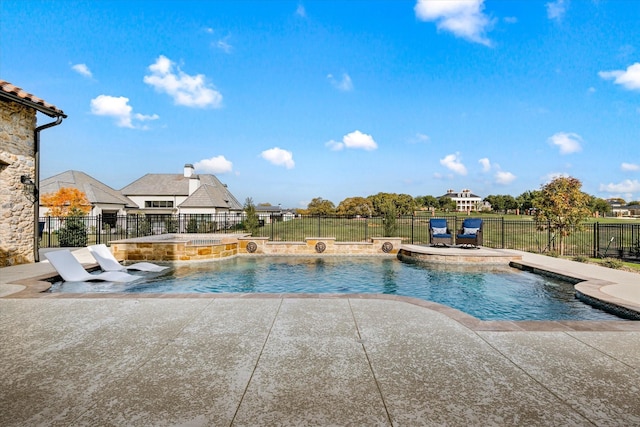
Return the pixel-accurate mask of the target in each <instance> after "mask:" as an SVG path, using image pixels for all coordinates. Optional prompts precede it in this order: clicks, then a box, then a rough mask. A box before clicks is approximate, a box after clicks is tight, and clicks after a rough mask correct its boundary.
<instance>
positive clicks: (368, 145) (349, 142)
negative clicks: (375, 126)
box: [342, 130, 378, 151]
mask: <svg viewBox="0 0 640 427" xmlns="http://www.w3.org/2000/svg"><path fill="white" fill-rule="evenodd" d="M342 142H343V143H344V145H345V147H347V148H362V149H363V150H367V151H371V150H375V149H376V148H378V144H376V142H375V141H374V140H373V137H372V136H371V135H367V134H366V133H362V132H360V131H359V130H356V131H353V132H351V133H348V134H346V135H345V136H344V137H343V138H342Z"/></svg>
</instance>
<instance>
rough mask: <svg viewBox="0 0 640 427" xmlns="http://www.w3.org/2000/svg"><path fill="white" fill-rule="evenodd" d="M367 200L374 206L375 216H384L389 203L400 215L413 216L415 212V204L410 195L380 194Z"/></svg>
mask: <svg viewBox="0 0 640 427" xmlns="http://www.w3.org/2000/svg"><path fill="white" fill-rule="evenodd" d="M367 199H368V200H369V201H370V202H371V205H372V206H373V214H374V215H376V216H380V215H384V213H385V210H386V209H387V208H388V206H387V205H388V204H389V203H393V204H394V206H395V207H396V211H397V213H398V215H411V214H412V213H413V211H414V210H415V202H414V200H413V197H411V196H410V195H409V194H396V193H378V194H375V195H372V196H368V197H367Z"/></svg>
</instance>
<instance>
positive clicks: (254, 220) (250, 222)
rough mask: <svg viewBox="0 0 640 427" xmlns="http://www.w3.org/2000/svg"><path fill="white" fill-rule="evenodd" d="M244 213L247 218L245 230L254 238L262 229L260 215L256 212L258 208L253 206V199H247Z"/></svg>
mask: <svg viewBox="0 0 640 427" xmlns="http://www.w3.org/2000/svg"><path fill="white" fill-rule="evenodd" d="M244 213H245V215H246V216H247V218H246V219H245V220H244V228H245V230H247V232H248V233H250V234H251V235H252V236H253V235H256V234H257V233H258V228H260V219H259V218H258V213H257V212H256V207H255V205H254V204H253V199H252V198H251V197H247V199H246V200H245V202H244Z"/></svg>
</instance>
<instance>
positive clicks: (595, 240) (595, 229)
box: [593, 221, 600, 258]
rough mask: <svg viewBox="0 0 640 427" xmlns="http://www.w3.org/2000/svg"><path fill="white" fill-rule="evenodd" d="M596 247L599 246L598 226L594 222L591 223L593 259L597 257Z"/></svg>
mask: <svg viewBox="0 0 640 427" xmlns="http://www.w3.org/2000/svg"><path fill="white" fill-rule="evenodd" d="M598 246H600V225H599V223H598V221H596V222H594V223H593V258H597V257H598Z"/></svg>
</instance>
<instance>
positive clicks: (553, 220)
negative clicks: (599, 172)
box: [533, 177, 590, 255]
mask: <svg viewBox="0 0 640 427" xmlns="http://www.w3.org/2000/svg"><path fill="white" fill-rule="evenodd" d="M581 187H582V183H581V182H580V180H579V179H577V178H572V177H559V178H556V179H554V180H553V181H551V182H550V183H548V184H546V185H543V186H542V188H541V189H540V194H539V196H538V197H536V199H534V201H533V205H534V208H536V213H535V218H536V221H537V222H538V224H539V227H540V228H541V229H544V227H545V226H546V224H548V225H549V228H550V229H551V230H552V231H554V232H556V233H557V234H558V235H559V236H560V239H559V246H560V255H564V241H565V238H566V237H567V236H569V235H570V234H571V231H572V228H574V227H576V228H579V227H580V223H581V222H582V221H584V220H585V219H586V218H587V217H588V216H589V213H590V211H589V198H590V196H589V195H588V194H586V193H583V192H582V191H580V188H581Z"/></svg>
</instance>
